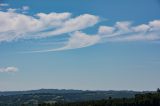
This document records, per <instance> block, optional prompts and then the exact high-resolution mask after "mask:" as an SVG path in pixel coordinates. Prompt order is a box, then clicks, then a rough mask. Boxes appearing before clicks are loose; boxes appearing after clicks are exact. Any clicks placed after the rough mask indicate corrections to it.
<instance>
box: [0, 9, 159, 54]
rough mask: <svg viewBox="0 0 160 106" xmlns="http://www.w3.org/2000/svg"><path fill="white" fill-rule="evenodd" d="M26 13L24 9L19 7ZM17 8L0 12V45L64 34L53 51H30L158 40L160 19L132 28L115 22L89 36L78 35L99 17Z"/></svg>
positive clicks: (127, 22) (130, 24)
mask: <svg viewBox="0 0 160 106" xmlns="http://www.w3.org/2000/svg"><path fill="white" fill-rule="evenodd" d="M21 10H23V11H27V10H29V7H28V6H23V7H22V8H21ZM16 11H19V9H13V8H9V9H8V11H7V12H3V11H0V17H1V18H0V42H9V41H14V40H19V39H35V38H46V37H51V36H52V37H53V36H58V35H62V34H66V36H69V37H70V38H69V39H68V41H65V44H64V45H63V46H62V47H60V48H56V49H50V50H42V51H41V50H40V51H33V52H48V51H61V50H68V49H76V48H83V47H88V46H92V45H95V44H97V43H99V42H101V41H107V42H113V41H114V42H117V41H121V42H122V41H123V42H125V41H154V40H159V39H160V34H159V33H160V20H153V21H150V22H148V24H140V25H137V26H133V25H132V22H130V21H123V22H116V23H115V25H113V26H104V25H102V26H99V28H98V32H97V33H96V34H93V35H89V34H86V33H85V32H82V30H83V29H87V28H89V27H92V26H94V25H95V24H97V23H98V22H99V21H100V18H99V17H98V16H95V15H91V14H82V15H79V16H77V17H73V16H72V14H71V13H69V12H64V13H55V12H52V13H48V14H46V13H38V14H35V15H33V16H30V15H26V14H23V11H21V12H22V13H17V12H16Z"/></svg>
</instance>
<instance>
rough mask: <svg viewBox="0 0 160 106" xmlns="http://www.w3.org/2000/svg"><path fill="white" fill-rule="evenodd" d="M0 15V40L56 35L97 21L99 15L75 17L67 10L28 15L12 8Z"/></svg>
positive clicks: (88, 25) (79, 28) (91, 24)
mask: <svg viewBox="0 0 160 106" xmlns="http://www.w3.org/2000/svg"><path fill="white" fill-rule="evenodd" d="M0 17H1V18H0V42H6V41H13V40H17V39H28V38H29V39H31V38H42V37H48V36H57V35H61V34H65V33H70V32H74V31H77V30H82V29H85V28H87V27H90V26H93V25H95V24H96V23H97V22H98V21H99V17H97V16H94V15H90V14H83V15H80V16H78V17H75V18H71V13H68V12H65V13H49V14H45V13H38V14H36V16H28V15H25V14H21V13H16V12H15V10H14V9H9V10H8V12H2V11H0ZM48 29H50V30H48Z"/></svg>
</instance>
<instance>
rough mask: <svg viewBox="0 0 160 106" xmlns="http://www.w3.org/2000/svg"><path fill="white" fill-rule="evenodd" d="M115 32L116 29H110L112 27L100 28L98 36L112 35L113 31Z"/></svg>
mask: <svg viewBox="0 0 160 106" xmlns="http://www.w3.org/2000/svg"><path fill="white" fill-rule="evenodd" d="M114 30H115V28H114V27H110V26H100V27H99V29H98V34H100V35H110V34H112V33H113V31H114Z"/></svg>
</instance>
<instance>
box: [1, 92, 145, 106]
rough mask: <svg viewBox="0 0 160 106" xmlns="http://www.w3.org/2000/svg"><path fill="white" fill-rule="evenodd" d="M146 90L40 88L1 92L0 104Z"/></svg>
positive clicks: (102, 96)
mask: <svg viewBox="0 0 160 106" xmlns="http://www.w3.org/2000/svg"><path fill="white" fill-rule="evenodd" d="M142 93H144V92H136V91H112V90H110V91H89V90H86V91H83V90H65V89H62V90H58V89H40V90H30V91H9V92H0V106H3V105H4V106H5V105H6V104H7V105H9V104H12V105H11V106H13V104H14V105H15V106H19V105H20V104H24V103H26V104H28V103H33V104H34V103H35V104H37V103H44V102H49V103H53V102H79V101H89V100H101V99H107V98H109V97H112V98H133V97H134V96H135V95H136V94H142Z"/></svg>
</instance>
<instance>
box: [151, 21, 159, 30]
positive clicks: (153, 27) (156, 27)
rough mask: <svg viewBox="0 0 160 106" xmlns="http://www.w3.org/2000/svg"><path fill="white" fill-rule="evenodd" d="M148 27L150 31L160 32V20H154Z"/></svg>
mask: <svg viewBox="0 0 160 106" xmlns="http://www.w3.org/2000/svg"><path fill="white" fill-rule="evenodd" d="M149 26H150V27H151V30H152V31H153V30H160V20H154V21H151V22H149Z"/></svg>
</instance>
